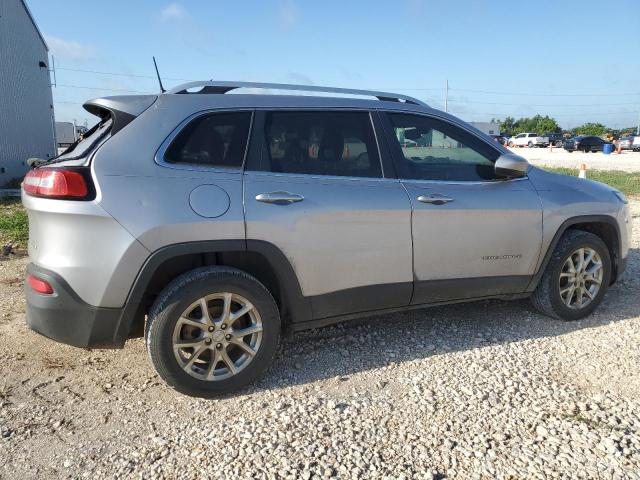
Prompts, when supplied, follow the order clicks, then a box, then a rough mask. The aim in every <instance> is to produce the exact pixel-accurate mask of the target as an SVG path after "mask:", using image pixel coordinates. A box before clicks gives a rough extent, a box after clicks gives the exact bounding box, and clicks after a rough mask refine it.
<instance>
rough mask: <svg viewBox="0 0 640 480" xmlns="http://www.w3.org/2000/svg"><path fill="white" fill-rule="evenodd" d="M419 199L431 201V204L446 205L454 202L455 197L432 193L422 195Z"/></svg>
mask: <svg viewBox="0 0 640 480" xmlns="http://www.w3.org/2000/svg"><path fill="white" fill-rule="evenodd" d="M418 201H419V202H422V203H430V204H431V205H444V204H445V203H449V202H453V198H451V197H447V196H445V195H442V194H441V193H430V194H428V195H420V196H419V197H418Z"/></svg>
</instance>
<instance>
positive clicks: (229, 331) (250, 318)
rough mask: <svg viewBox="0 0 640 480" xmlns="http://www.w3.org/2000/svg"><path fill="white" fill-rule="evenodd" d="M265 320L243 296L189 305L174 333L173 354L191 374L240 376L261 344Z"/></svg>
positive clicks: (205, 377)
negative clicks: (263, 321)
mask: <svg viewBox="0 0 640 480" xmlns="http://www.w3.org/2000/svg"><path fill="white" fill-rule="evenodd" d="M262 330H263V329H262V319H261V318H260V314H259V312H258V310H257V309H256V308H255V307H254V305H253V304H252V303H251V302H249V301H248V300H247V299H246V298H244V297H242V296H241V295H238V294H235V293H230V292H221V293H214V294H210V295H207V296H206V297H202V298H200V299H198V300H196V301H195V302H193V303H192V304H191V305H189V306H188V307H187V308H186V309H185V310H184V312H183V313H182V315H180V318H179V319H178V321H177V322H176V326H175V328H174V331H173V353H174V356H175V359H176V361H177V362H178V364H179V365H180V366H181V368H182V369H183V370H184V371H185V372H187V373H188V374H189V375H191V376H193V377H195V378H198V379H200V380H206V381H219V380H224V379H226V378H229V377H232V376H233V375H236V374H238V373H239V372H240V371H242V370H243V369H244V368H246V367H247V365H249V364H250V363H251V362H252V361H253V359H254V358H255V356H256V354H257V352H258V350H259V348H260V344H261V342H262Z"/></svg>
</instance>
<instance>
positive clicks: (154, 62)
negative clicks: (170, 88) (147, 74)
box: [152, 57, 166, 93]
mask: <svg viewBox="0 0 640 480" xmlns="http://www.w3.org/2000/svg"><path fill="white" fill-rule="evenodd" d="M152 58H153V66H154V67H156V75H157V76H158V83H159V84H160V93H164V92H166V90H165V89H164V87H163V86H162V80H161V79H160V72H158V64H157V63H156V57H152Z"/></svg>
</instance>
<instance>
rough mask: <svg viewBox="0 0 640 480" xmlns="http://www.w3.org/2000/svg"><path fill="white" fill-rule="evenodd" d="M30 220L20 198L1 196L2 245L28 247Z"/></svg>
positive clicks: (0, 232)
mask: <svg viewBox="0 0 640 480" xmlns="http://www.w3.org/2000/svg"><path fill="white" fill-rule="evenodd" d="M28 239H29V221H28V218H27V212H25V210H24V207H23V206H22V203H21V202H20V199H19V198H0V246H1V245H6V244H12V245H13V246H19V247H26V246H27V240H28Z"/></svg>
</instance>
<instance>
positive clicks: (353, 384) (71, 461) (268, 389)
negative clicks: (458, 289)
mask: <svg viewBox="0 0 640 480" xmlns="http://www.w3.org/2000/svg"><path fill="white" fill-rule="evenodd" d="M632 206H633V209H634V224H635V226H634V228H635V234H634V240H633V250H632V253H631V257H630V263H629V268H628V271H627V274H626V275H625V278H624V280H623V281H622V282H621V283H619V284H617V285H616V286H615V287H613V288H612V289H611V290H610V291H609V293H608V295H607V297H606V298H605V301H604V303H603V305H602V306H601V307H600V309H599V310H598V311H597V312H596V313H595V314H594V315H592V316H591V317H589V318H587V319H585V320H583V321H579V322H573V323H563V322H558V321H553V320H550V319H548V318H545V317H542V316H540V315H538V314H536V313H534V312H533V311H532V309H531V307H529V304H528V302H526V301H519V302H511V303H509V302H499V301H486V302H477V303H473V304H466V305H454V306H448V307H438V308H433V309H429V310H423V311H414V312H411V313H405V314H396V315H387V316H380V317H377V318H374V319H371V320H368V321H358V322H355V323H349V324H346V325H343V326H336V327H331V328H325V329H321V330H315V331H310V332H305V333H300V334H296V335H295V336H294V337H292V338H287V339H286V340H285V341H284V342H283V347H282V352H281V354H280V355H279V356H278V358H277V360H276V362H275V364H274V366H273V368H271V369H270V370H269V371H268V372H267V374H266V376H265V377H263V379H262V380H261V381H260V382H259V383H258V384H257V385H255V386H253V387H251V388H250V389H248V390H245V391H243V392H241V393H239V394H237V395H235V396H232V397H229V398H224V399H219V400H209V401H206V400H200V399H192V398H188V397H185V396H181V395H179V394H177V393H175V392H173V391H172V390H170V389H169V388H167V387H165V386H164V385H163V384H162V382H161V381H160V380H159V378H158V377H157V376H156V375H155V374H154V372H153V370H152V368H151V367H150V365H149V363H148V360H147V355H146V353H145V351H144V345H143V342H142V341H141V340H140V339H137V340H133V341H130V342H128V343H127V345H126V348H125V349H124V350H119V351H109V350H107V351H105V350H94V351H89V350H81V349H75V348H72V347H68V346H65V345H61V344H57V343H54V342H52V341H49V340H46V339H44V338H43V337H41V336H39V335H37V334H35V333H33V332H31V331H30V330H28V329H27V327H26V326H25V323H24V302H23V299H22V294H21V284H22V275H23V269H24V266H25V264H26V262H27V259H26V258H24V257H22V258H11V259H3V260H0V289H1V290H0V292H1V294H0V312H1V313H0V433H1V435H0V477H1V478H207V477H209V478H229V479H235V478H303V479H308V478H329V477H340V478H394V479H399V478H407V479H408V478H436V479H442V478H465V479H466V478H478V479H484V478H487V479H488V478H504V479H508V478H588V479H595V478H602V479H604V478H607V479H610V478H611V479H619V478H620V479H621V478H640V378H639V376H638V368H639V367H640V349H638V344H639V343H640V296H638V291H639V290H638V288H639V286H640V251H639V247H640V199H635V200H633V201H632Z"/></svg>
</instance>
